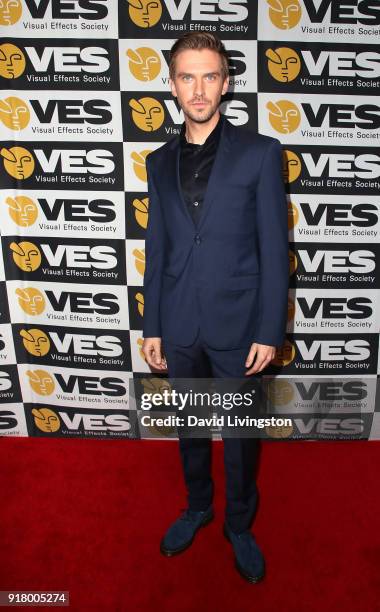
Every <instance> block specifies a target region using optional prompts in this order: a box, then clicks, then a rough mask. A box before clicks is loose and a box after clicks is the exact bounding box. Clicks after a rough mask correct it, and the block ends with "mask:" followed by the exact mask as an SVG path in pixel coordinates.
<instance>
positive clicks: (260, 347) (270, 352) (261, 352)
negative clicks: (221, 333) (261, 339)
mask: <svg viewBox="0 0 380 612" xmlns="http://www.w3.org/2000/svg"><path fill="white" fill-rule="evenodd" d="M275 355H276V347H274V346H269V345H268V344H258V343H257V342H254V343H253V344H252V345H251V348H250V350H249V353H248V356H247V359H246V360H245V366H246V368H250V369H249V370H247V371H246V372H245V376H248V375H249V374H256V373H257V372H261V370H263V369H264V368H266V367H267V365H268V364H269V363H270V362H271V361H272V359H274V357H275ZM253 363H254V365H253V366H252V364H253ZM250 366H252V367H250Z"/></svg>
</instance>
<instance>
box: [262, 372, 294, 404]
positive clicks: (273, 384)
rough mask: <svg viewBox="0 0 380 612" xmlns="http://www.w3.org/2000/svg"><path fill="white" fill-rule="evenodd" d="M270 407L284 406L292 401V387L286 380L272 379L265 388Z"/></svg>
mask: <svg viewBox="0 0 380 612" xmlns="http://www.w3.org/2000/svg"><path fill="white" fill-rule="evenodd" d="M266 395H267V397H268V399H269V401H270V403H271V404H272V406H285V405H286V404H289V403H290V402H291V401H292V400H293V395H294V393H293V387H292V385H291V384H290V383H289V382H288V381H287V380H282V379H279V378H278V379H273V380H271V381H270V382H269V384H268V386H267V388H266Z"/></svg>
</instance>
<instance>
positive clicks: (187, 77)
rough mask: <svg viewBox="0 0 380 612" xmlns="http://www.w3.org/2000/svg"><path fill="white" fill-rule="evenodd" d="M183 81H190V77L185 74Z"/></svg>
mask: <svg viewBox="0 0 380 612" xmlns="http://www.w3.org/2000/svg"><path fill="white" fill-rule="evenodd" d="M182 78H183V80H184V81H190V80H191V76H190V75H189V74H185V75H184V76H183V77H182Z"/></svg>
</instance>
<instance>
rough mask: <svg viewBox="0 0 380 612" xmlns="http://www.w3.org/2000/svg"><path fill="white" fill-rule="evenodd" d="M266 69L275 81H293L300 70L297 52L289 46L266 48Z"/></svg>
mask: <svg viewBox="0 0 380 612" xmlns="http://www.w3.org/2000/svg"><path fill="white" fill-rule="evenodd" d="M265 55H266V57H267V58H268V70H269V73H270V74H271V75H272V77H273V78H274V79H276V81H280V83H289V81H294V79H295V78H297V76H298V75H299V72H300V70H301V60H300V58H299V55H298V53H296V52H295V51H294V50H293V49H290V48H289V47H278V48H277V49H267V51H266V52H265Z"/></svg>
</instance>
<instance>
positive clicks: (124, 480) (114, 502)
mask: <svg viewBox="0 0 380 612" xmlns="http://www.w3.org/2000/svg"><path fill="white" fill-rule="evenodd" d="M214 451H215V452H214V466H213V467H214V473H215V479H216V493H217V494H216V500H215V506H216V512H217V517H216V519H215V520H214V522H213V523H211V525H210V526H208V527H207V528H206V529H203V530H201V532H200V533H199V534H198V537H197V539H196V541H195V543H194V544H193V546H192V547H191V548H190V549H189V550H188V551H187V552H186V553H184V554H183V555H179V556H177V557H173V558H164V557H162V556H161V555H160V553H159V551H158V546H159V540H160V538H161V535H162V533H163V531H164V530H165V529H166V527H167V526H168V525H169V523H170V521H171V520H172V519H174V518H175V517H176V515H177V513H178V512H179V511H180V509H181V508H184V507H185V501H184V488H183V484H182V476H181V472H180V464H179V459H178V454H177V452H178V449H177V443H176V442H165V441H145V442H144V441H125V442H123V441H114V440H112V441H103V440H101V441H100V440H60V439H51V440H46V439H38V438H36V439H29V438H18V439H7V438H3V439H1V441H0V459H1V466H2V469H1V476H0V485H1V497H2V502H1V540H0V541H1V546H0V565H1V568H2V569H1V578H0V590H23V589H30V590H44V589H45V590H57V589H61V590H68V591H70V601H71V605H70V608H69V609H70V610H75V611H77V610H78V611H81V610H83V611H86V610H99V611H100V610H102V611H112V612H114V611H120V612H124V611H125V612H127V611H139V612H140V611H141V610H147V611H149V612H150V611H151V612H154V611H156V610H157V611H160V612H161V611H165V612H166V611H170V612H171V611H173V612H174V610H175V611H177V610H180V611H181V612H190V611H191V612H195V611H199V612H203V611H204V610H206V609H220V610H228V609H231V610H234V611H235V610H244V611H245V610H257V611H258V612H266V611H270V612H275V611H276V610H278V611H279V612H284V611H296V610H297V612H300V611H302V612H303V611H305V612H306V611H307V612H314V611H316V612H317V611H318V612H320V611H321V610H322V609H323V610H324V612H327V611H333V610H334V611H337V610H344V612H351V611H355V612H361V611H367V610H368V611H371V612H375V611H376V610H380V603H379V601H380V529H379V515H380V513H379V507H380V493H379V486H378V483H379V465H380V443H377V442H357V441H354V442H346V441H345V442H331V441H326V442H272V443H271V442H265V443H263V444H262V453H261V460H260V469H259V478H258V485H259V489H260V494H261V498H260V505H259V511H258V514H257V517H256V521H255V523H254V529H253V530H254V533H255V535H256V538H257V541H258V543H259V544H260V545H261V547H262V549H263V551H264V554H265V557H266V562H267V576H266V578H265V579H264V580H263V581H262V582H261V583H259V584H257V585H250V584H248V583H246V582H245V581H244V580H243V579H242V578H240V576H239V575H238V574H237V573H236V572H235V570H234V569H233V564H232V550H231V548H230V545H229V544H228V542H226V541H225V539H224V538H223V536H222V534H221V528H222V522H223V506H224V501H223V488H224V481H223V471H222V452H221V451H222V443H214ZM24 609H25V608H24ZM26 609H27V608H26Z"/></svg>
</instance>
